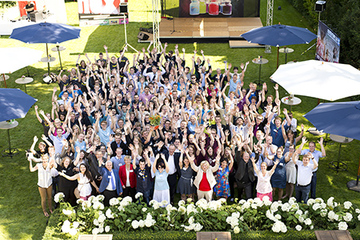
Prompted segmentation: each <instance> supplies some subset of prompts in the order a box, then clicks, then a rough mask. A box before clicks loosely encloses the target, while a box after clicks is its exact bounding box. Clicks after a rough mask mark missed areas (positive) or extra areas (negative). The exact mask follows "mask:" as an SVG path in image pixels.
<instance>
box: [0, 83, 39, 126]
mask: <svg viewBox="0 0 360 240" xmlns="http://www.w3.org/2000/svg"><path fill="white" fill-rule="evenodd" d="M36 101H37V100H36V99H35V98H33V97H31V96H30V95H28V94H26V93H24V92H23V91H21V90H20V89H15V88H0V122H2V121H7V120H12V119H16V118H24V117H25V116H26V113H27V112H28V111H29V109H30V108H31V106H32V105H34V103H35V102H36Z"/></svg>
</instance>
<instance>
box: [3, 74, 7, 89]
mask: <svg viewBox="0 0 360 240" xmlns="http://www.w3.org/2000/svg"><path fill="white" fill-rule="evenodd" d="M3 78H4V84H5V88H7V86H6V79H5V73H3Z"/></svg>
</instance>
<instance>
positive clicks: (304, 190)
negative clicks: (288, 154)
mask: <svg viewBox="0 0 360 240" xmlns="http://www.w3.org/2000/svg"><path fill="white" fill-rule="evenodd" d="M298 157H299V155H298V153H295V157H293V158H292V160H293V162H294V164H295V165H297V166H298V174H297V184H296V189H295V194H296V201H297V202H304V203H307V201H308V199H309V193H310V187H311V178H312V175H313V170H314V169H316V168H317V167H318V164H317V161H316V160H314V159H313V157H312V155H311V154H306V155H304V157H303V160H302V161H299V160H298ZM310 159H311V160H313V163H310Z"/></svg>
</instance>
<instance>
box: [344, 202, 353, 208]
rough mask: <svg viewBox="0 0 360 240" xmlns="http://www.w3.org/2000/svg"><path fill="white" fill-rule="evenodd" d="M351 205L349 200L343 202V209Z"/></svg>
mask: <svg viewBox="0 0 360 240" xmlns="http://www.w3.org/2000/svg"><path fill="white" fill-rule="evenodd" d="M351 206H352V203H351V202H349V201H346V202H344V208H345V209H349V208H351Z"/></svg>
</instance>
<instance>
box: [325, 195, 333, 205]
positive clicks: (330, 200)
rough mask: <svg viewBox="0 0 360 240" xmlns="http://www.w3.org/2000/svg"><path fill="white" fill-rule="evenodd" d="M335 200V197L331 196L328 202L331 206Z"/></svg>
mask: <svg viewBox="0 0 360 240" xmlns="http://www.w3.org/2000/svg"><path fill="white" fill-rule="evenodd" d="M333 201H334V197H330V198H329V199H328V200H327V202H326V204H327V205H328V206H329V207H334V203H333Z"/></svg>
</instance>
